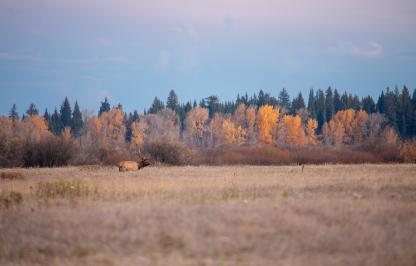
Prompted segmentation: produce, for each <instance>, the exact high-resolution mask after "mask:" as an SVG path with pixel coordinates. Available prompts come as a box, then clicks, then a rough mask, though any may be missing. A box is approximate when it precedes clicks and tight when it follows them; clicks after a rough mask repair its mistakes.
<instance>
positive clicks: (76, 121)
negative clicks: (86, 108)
mask: <svg viewBox="0 0 416 266" xmlns="http://www.w3.org/2000/svg"><path fill="white" fill-rule="evenodd" d="M83 126H84V121H83V120H82V113H81V111H80V109H79V106H78V102H75V106H74V112H73V113H72V126H71V129H72V134H73V135H74V136H75V137H78V136H79V135H80V133H81V129H82V127H83Z"/></svg>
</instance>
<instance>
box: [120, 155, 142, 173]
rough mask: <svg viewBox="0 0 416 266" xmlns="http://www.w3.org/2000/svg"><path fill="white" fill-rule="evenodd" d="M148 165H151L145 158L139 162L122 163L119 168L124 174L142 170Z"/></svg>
mask: <svg viewBox="0 0 416 266" xmlns="http://www.w3.org/2000/svg"><path fill="white" fill-rule="evenodd" d="M148 165H150V162H149V161H148V160H147V159H146V158H143V159H141V160H140V161H138V162H136V161H122V162H120V163H119V164H118V165H117V166H118V170H119V171H120V172H124V171H129V170H140V169H142V168H144V167H146V166H148Z"/></svg>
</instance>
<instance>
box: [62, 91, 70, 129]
mask: <svg viewBox="0 0 416 266" xmlns="http://www.w3.org/2000/svg"><path fill="white" fill-rule="evenodd" d="M71 114H72V110H71V105H70V103H69V101H68V98H67V97H65V100H64V102H63V103H62V105H61V113H60V117H61V124H62V126H63V127H64V128H65V127H70V126H71V121H72V118H71Z"/></svg>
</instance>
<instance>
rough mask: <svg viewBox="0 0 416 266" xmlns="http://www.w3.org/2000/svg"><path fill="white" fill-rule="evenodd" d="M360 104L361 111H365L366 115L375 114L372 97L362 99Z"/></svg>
mask: <svg viewBox="0 0 416 266" xmlns="http://www.w3.org/2000/svg"><path fill="white" fill-rule="evenodd" d="M362 104H363V110H364V111H366V112H367V113H368V114H372V113H375V112H376V104H375V103H374V100H373V97H371V96H370V95H368V96H367V97H364V98H363V100H362Z"/></svg>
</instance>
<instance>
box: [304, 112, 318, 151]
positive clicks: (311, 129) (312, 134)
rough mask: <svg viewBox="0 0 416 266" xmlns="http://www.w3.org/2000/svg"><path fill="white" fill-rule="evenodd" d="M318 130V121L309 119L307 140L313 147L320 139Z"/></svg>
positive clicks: (306, 129)
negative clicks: (317, 134)
mask: <svg viewBox="0 0 416 266" xmlns="http://www.w3.org/2000/svg"><path fill="white" fill-rule="evenodd" d="M317 128H318V121H317V120H316V119H312V118H309V119H308V121H307V122H306V128H305V131H306V139H307V143H308V144H311V145H316V144H317V143H318V138H317V137H316V129H317Z"/></svg>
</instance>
